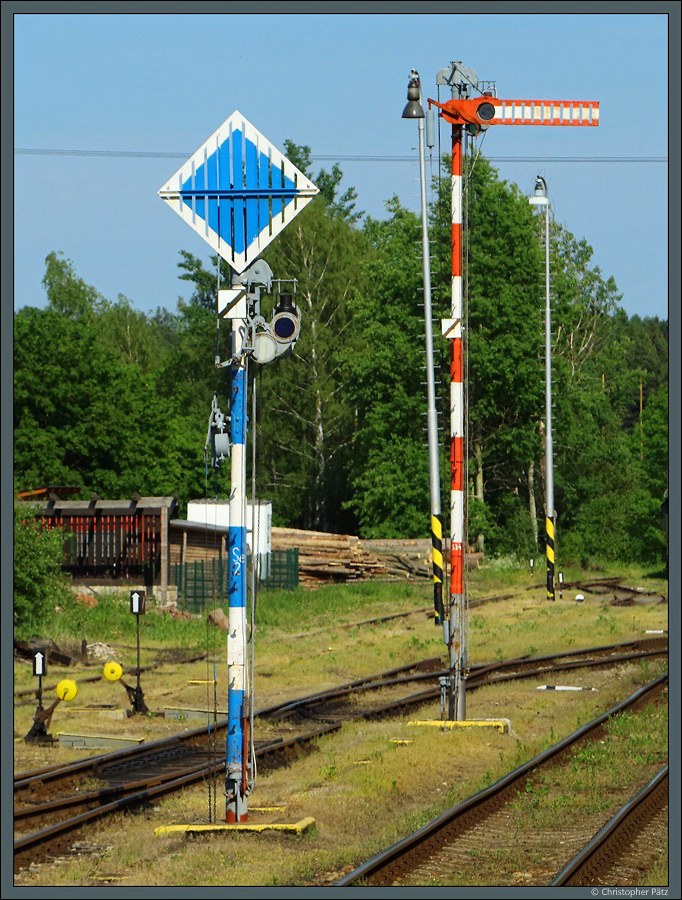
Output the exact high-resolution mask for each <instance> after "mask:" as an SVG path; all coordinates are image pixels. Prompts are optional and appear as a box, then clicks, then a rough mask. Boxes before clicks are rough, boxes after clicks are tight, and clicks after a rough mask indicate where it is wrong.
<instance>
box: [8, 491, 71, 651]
mask: <svg viewBox="0 0 682 900" xmlns="http://www.w3.org/2000/svg"><path fill="white" fill-rule="evenodd" d="M33 508H34V507H33V506H32V505H31V504H27V503H19V502H17V503H15V504H14V605H13V610H14V636H15V637H16V638H18V639H22V638H29V637H40V636H43V635H45V634H46V633H47V632H46V624H47V621H48V619H49V616H50V614H51V613H52V614H53V613H54V609H55V607H64V606H68V605H71V604H72V603H73V596H72V594H71V592H70V590H69V588H68V587H67V585H66V581H65V580H64V578H63V577H62V575H61V571H60V566H61V558H62V535H61V532H58V531H50V530H46V531H41V530H40V526H39V525H38V524H36V522H35V520H34V519H33Z"/></svg>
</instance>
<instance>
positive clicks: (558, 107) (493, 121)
mask: <svg viewBox="0 0 682 900" xmlns="http://www.w3.org/2000/svg"><path fill="white" fill-rule="evenodd" d="M437 83H438V84H447V85H450V87H451V90H452V98H451V99H450V100H448V101H446V102H445V103H438V102H436V101H435V100H429V101H428V103H429V106H436V107H438V108H439V109H440V115H441V118H443V119H444V120H445V121H446V122H448V123H449V124H451V125H452V164H451V170H450V172H451V174H450V192H451V198H450V212H451V224H450V248H451V253H450V260H451V264H450V275H451V307H450V318H449V319H443V322H442V330H443V335H444V336H445V337H446V338H448V339H449V340H450V581H449V610H448V615H447V616H446V617H445V622H444V628H445V642H446V644H447V646H448V659H449V666H450V675H449V685H448V718H449V719H451V720H457V721H463V720H464V719H465V718H466V677H467V669H468V641H467V626H468V621H467V620H468V615H467V604H466V593H465V585H464V567H465V556H464V554H465V546H466V545H465V541H466V528H465V504H464V490H465V488H466V484H465V477H464V465H465V447H464V439H465V431H464V422H465V419H464V405H465V383H464V372H463V359H464V353H463V352H462V349H463V348H462V339H463V322H464V310H463V286H462V235H463V227H462V193H463V192H462V144H463V137H464V133H465V129H466V131H467V132H468V133H470V134H472V135H477V134H479V133H480V132H481V131H484V130H485V129H486V128H487V127H488V126H489V125H598V124H599V104H598V103H597V102H595V101H571V100H556V101H553V100H500V99H499V98H497V97H495V96H494V90H490V91H488V90H486V91H479V86H478V78H477V76H476V73H475V72H474V71H473V70H472V69H469V68H466V67H465V66H462V64H461V63H459V62H451V63H450V67H449V69H442V70H441V71H440V72H439V73H438V76H437ZM474 92H477V96H472V94H473V93H474ZM552 538H553V533H552Z"/></svg>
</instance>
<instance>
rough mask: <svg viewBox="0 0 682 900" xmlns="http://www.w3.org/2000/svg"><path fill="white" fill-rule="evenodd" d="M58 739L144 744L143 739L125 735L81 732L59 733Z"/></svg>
mask: <svg viewBox="0 0 682 900" xmlns="http://www.w3.org/2000/svg"><path fill="white" fill-rule="evenodd" d="M57 737H63V738H83V740H93V739H99V740H101V741H133V742H134V743H136V744H144V738H143V737H140V738H139V737H131V736H128V735H125V734H122V735H121V734H82V733H81V732H79V731H58V732H57Z"/></svg>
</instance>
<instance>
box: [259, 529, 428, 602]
mask: <svg viewBox="0 0 682 900" xmlns="http://www.w3.org/2000/svg"><path fill="white" fill-rule="evenodd" d="M422 545H425V546H422ZM291 547H296V548H298V579H299V584H300V585H301V586H302V587H308V588H314V587H318V586H319V585H321V584H329V583H335V582H339V583H347V582H349V581H359V580H366V579H368V578H381V579H383V580H403V581H404V580H406V579H412V578H429V577H430V575H431V572H430V555H429V552H428V551H429V542H428V541H426V542H424V541H386V542H365V541H361V540H360V538H358V537H356V536H355V535H348V534H331V533H328V532H322V531H303V530H300V529H297V528H275V527H273V529H272V549H273V550H286V549H289V548H291Z"/></svg>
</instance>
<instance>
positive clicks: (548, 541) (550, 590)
mask: <svg viewBox="0 0 682 900" xmlns="http://www.w3.org/2000/svg"><path fill="white" fill-rule="evenodd" d="M545 552H546V555H547V599H548V600H556V597H555V594H554V520H553V519H552V517H551V516H546V517H545Z"/></svg>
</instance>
